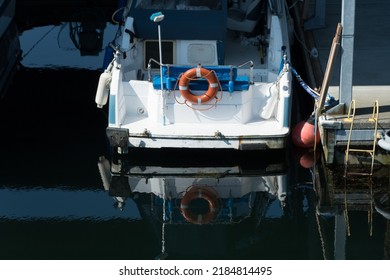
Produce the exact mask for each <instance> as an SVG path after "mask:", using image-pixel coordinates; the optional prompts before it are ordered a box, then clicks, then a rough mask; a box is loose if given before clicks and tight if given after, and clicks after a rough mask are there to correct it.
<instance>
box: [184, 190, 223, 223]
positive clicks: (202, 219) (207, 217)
mask: <svg viewBox="0 0 390 280" xmlns="http://www.w3.org/2000/svg"><path fill="white" fill-rule="evenodd" d="M195 199H204V200H205V201H206V202H207V204H208V209H207V212H206V213H204V214H198V213H196V212H194V211H193V209H191V205H190V204H191V202H192V201H193V200H195ZM218 208H219V204H218V197H217V195H216V193H215V192H214V191H213V190H212V189H210V188H207V187H191V188H190V189H189V190H188V191H187V192H186V194H185V195H184V197H183V198H182V199H181V202H180V211H181V214H182V215H183V217H184V218H185V219H186V220H187V221H188V222H190V223H192V224H200V225H201V224H209V223H210V222H212V221H213V220H214V219H215V216H216V214H217V211H218Z"/></svg>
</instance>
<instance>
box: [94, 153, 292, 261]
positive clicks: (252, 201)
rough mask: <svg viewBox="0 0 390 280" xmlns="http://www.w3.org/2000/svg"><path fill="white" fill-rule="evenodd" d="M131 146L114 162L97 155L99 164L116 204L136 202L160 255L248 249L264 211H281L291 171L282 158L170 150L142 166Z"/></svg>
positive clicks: (219, 254)
mask: <svg viewBox="0 0 390 280" xmlns="http://www.w3.org/2000/svg"><path fill="white" fill-rule="evenodd" d="M129 154H130V155H132V156H130V158H127V159H125V160H123V159H121V160H118V161H116V162H115V160H114V161H113V164H112V166H110V162H109V161H108V160H107V159H106V158H104V157H100V158H99V163H98V166H99V170H100V173H101V175H102V179H103V182H104V188H105V189H106V190H107V192H108V193H109V195H110V196H113V197H114V199H115V200H116V202H117V207H118V208H119V209H125V208H126V207H127V206H126V204H127V202H128V201H134V202H135V203H136V204H137V206H138V209H139V212H140V214H141V217H142V218H143V219H144V220H146V221H147V222H148V224H149V225H150V228H151V231H152V232H153V233H154V235H155V238H156V239H157V240H158V241H159V242H160V243H161V252H160V253H159V254H158V256H157V258H184V259H194V258H195V259H210V258H211V259H214V258H238V257H241V256H242V255H246V256H247V255H248V252H251V247H253V245H254V244H256V243H259V242H260V240H261V235H260V234H259V231H260V227H261V221H262V219H263V218H264V217H266V216H268V218H269V217H273V218H280V217H282V216H283V215H284V210H283V209H284V208H283V207H284V206H285V203H286V196H287V184H288V175H287V172H286V170H285V163H284V162H283V161H281V162H280V163H273V164H270V165H268V166H264V167H263V168H260V167H259V166H258V167H257V168H253V166H252V165H251V167H252V168H246V167H245V166H241V165H239V164H237V163H236V164H233V163H229V159H227V158H225V160H224V162H223V163H222V162H219V164H218V163H216V162H215V160H214V161H213V160H212V159H211V160H210V159H209V158H208V159H207V160H203V162H201V161H199V159H200V157H198V158H197V160H195V161H194V160H191V161H188V160H187V162H186V163H185V161H181V162H177V161H178V158H177V157H174V156H173V157H171V160H165V164H164V165H162V164H160V165H149V166H147V165H143V166H140V165H138V164H139V163H137V157H138V156H139V155H138V156H137V155H134V154H132V153H131V152H130V153H129ZM181 154H182V153H181ZM182 156H184V157H185V155H183V154H182ZM141 158H143V159H145V157H143V156H141ZM156 158H161V157H156ZM156 158H155V159H156ZM163 158H164V157H163ZM165 158H166V157H165ZM144 161H145V160H144ZM169 161H171V163H169ZM179 161H180V160H179ZM154 162H155V161H154ZM263 162H264V160H263ZM174 163H175V164H174ZM179 164H180V165H181V166H178V165H179ZM174 165H176V166H174ZM254 169H255V170H254Z"/></svg>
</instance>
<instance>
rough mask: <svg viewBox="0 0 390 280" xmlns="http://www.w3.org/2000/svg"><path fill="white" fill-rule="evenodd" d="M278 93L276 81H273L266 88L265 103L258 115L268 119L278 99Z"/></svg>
mask: <svg viewBox="0 0 390 280" xmlns="http://www.w3.org/2000/svg"><path fill="white" fill-rule="evenodd" d="M278 95H279V87H278V85H277V84H276V83H274V84H272V85H271V86H270V87H269V89H268V94H267V95H266V98H267V100H266V104H265V105H264V107H263V110H262V111H261V112H260V117H262V118H263V119H265V120H268V119H269V118H270V117H271V116H272V114H273V112H274V111H275V106H276V103H277V101H278Z"/></svg>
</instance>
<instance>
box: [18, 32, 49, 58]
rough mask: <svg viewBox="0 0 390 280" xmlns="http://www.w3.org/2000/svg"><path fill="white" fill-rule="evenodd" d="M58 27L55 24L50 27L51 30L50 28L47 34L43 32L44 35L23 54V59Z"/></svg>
mask: <svg viewBox="0 0 390 280" xmlns="http://www.w3.org/2000/svg"><path fill="white" fill-rule="evenodd" d="M56 27H57V26H56V25H53V27H52V28H50V30H48V31H47V32H46V33H45V34H43V36H42V37H41V38H40V39H39V40H38V41H37V42H36V43H35V44H34V45H33V46H32V47H31V48H30V49H29V50H28V51H27V52H26V53H25V54H24V55H23V56H22V59H24V58H25V57H26V56H27V55H28V54H29V53H30V52H31V51H32V50H33V49H34V48H35V47H36V46H37V45H38V44H39V43H40V42H41V41H42V40H43V39H45V37H46V36H47V35H49V33H50V32H51V31H52V30H53V29H54V28H56Z"/></svg>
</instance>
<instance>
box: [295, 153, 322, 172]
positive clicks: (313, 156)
mask: <svg viewBox="0 0 390 280" xmlns="http://www.w3.org/2000/svg"><path fill="white" fill-rule="evenodd" d="M319 156H320V153H315V152H314V151H307V152H306V153H303V154H302V155H301V157H300V158H299V164H300V165H301V166H302V167H303V168H307V169H309V168H312V167H313V166H314V164H315V163H316V162H317V161H318V160H319V158H320V157H319Z"/></svg>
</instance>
